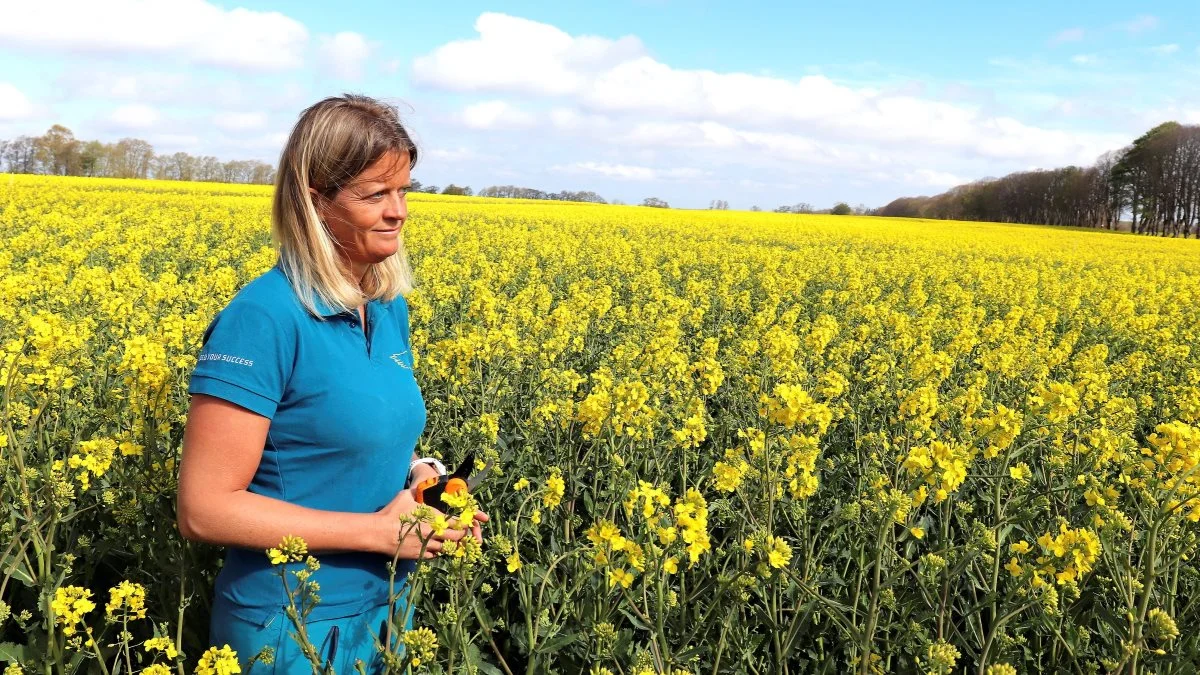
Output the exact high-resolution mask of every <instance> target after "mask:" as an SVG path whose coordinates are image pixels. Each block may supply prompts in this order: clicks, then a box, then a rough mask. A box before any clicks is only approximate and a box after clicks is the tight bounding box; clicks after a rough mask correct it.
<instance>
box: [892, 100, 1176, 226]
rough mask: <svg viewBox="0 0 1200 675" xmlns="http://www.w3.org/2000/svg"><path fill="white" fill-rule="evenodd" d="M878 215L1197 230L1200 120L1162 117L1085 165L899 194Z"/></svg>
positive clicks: (1026, 172) (1025, 172) (1024, 172)
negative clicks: (1188, 122)
mask: <svg viewBox="0 0 1200 675" xmlns="http://www.w3.org/2000/svg"><path fill="white" fill-rule="evenodd" d="M878 214H879V215H882V216H900V217H908V218H939V219H948V220H982V221H990V222H1000V223H1036V224H1044V225H1070V226H1075V227H1092V228H1103V229H1108V230H1115V229H1125V228H1126V227H1128V229H1129V230H1130V231H1131V232H1133V233H1135V234H1153V235H1161V236H1180V235H1182V236H1184V237H1189V236H1193V235H1195V236H1197V237H1200V125H1182V124H1178V123H1176V122H1166V123H1164V124H1160V125H1158V126H1156V127H1154V128H1153V129H1151V130H1149V131H1147V132H1146V133H1144V134H1142V135H1141V136H1139V137H1138V138H1137V139H1136V140H1134V141H1133V143H1131V144H1130V145H1128V146H1126V147H1124V148H1121V149H1119V150H1114V151H1111V152H1107V153H1105V154H1103V155H1101V156H1100V158H1099V159H1098V160H1097V161H1096V163H1095V164H1093V165H1092V166H1090V167H1078V166H1068V167H1065V168H1061V169H1049V170H1038V171H1021V172H1017V173H1012V174H1009V175H1007V176H1004V177H1003V178H985V179H983V180H980V181H977V182H974V183H970V184H968V185H960V186H958V187H956V188H953V189H951V190H949V191H947V192H944V193H942V194H940V195H935V196H933V197H901V198H900V199H896V200H894V201H892V202H891V203H889V204H888V205H887V206H884V207H883V208H882V209H879V211H878Z"/></svg>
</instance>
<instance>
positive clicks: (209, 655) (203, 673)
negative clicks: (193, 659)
mask: <svg viewBox="0 0 1200 675" xmlns="http://www.w3.org/2000/svg"><path fill="white" fill-rule="evenodd" d="M240 672H242V666H241V665H240V664H239V663H238V659H237V652H235V651H234V650H233V649H232V648H230V646H229V645H222V646H221V647H209V648H208V649H207V650H206V651H205V652H204V653H203V654H201V655H200V660H199V662H197V663H196V675H234V674H235V673H240Z"/></svg>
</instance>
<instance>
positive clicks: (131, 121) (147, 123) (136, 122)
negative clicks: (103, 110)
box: [106, 103, 162, 129]
mask: <svg viewBox="0 0 1200 675" xmlns="http://www.w3.org/2000/svg"><path fill="white" fill-rule="evenodd" d="M160 120H162V115H160V114H159V112H158V110H156V109H154V108H152V107H150V106H148V105H145V104H142V103H130V104H128V105H123V106H119V107H118V108H116V109H115V110H113V111H112V112H111V113H109V115H108V117H107V118H106V121H107V122H108V124H109V125H110V126H112V127H115V128H118V129H149V128H150V127H153V126H154V125H156V124H158V122H159V121H160Z"/></svg>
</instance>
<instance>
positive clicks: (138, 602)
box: [104, 581, 146, 619]
mask: <svg viewBox="0 0 1200 675" xmlns="http://www.w3.org/2000/svg"><path fill="white" fill-rule="evenodd" d="M108 595H109V599H108V603H107V604H106V605H105V606H104V612H105V614H107V616H108V618H109V619H117V618H119V616H120V615H121V614H123V615H125V616H126V617H128V618H130V619H144V618H146V587H145V586H142V585H141V584H135V583H132V582H130V581H122V582H121V583H119V584H117V585H116V586H113V587H112V588H110V589H109V591H108Z"/></svg>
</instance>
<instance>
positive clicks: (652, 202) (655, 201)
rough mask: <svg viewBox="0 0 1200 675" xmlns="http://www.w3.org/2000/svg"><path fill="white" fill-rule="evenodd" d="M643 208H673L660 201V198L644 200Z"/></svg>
mask: <svg viewBox="0 0 1200 675" xmlns="http://www.w3.org/2000/svg"><path fill="white" fill-rule="evenodd" d="M642 206H653V207H654V208H658V209H669V208H671V205H670V204H668V203H666V202H665V201H663V200H661V199H659V198H658V197H646V198H645V199H643V200H642Z"/></svg>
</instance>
